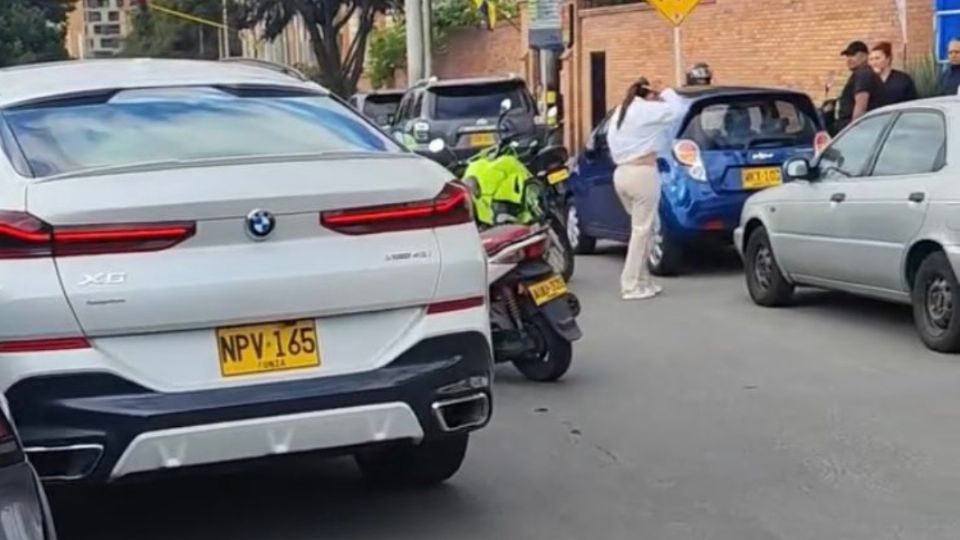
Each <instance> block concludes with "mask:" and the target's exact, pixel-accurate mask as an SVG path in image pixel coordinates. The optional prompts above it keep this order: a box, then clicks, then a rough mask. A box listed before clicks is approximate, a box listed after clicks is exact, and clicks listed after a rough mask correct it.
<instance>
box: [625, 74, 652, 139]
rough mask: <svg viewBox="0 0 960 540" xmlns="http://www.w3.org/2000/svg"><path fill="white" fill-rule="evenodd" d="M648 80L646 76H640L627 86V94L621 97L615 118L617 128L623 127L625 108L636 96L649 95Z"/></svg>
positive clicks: (643, 96)
mask: <svg viewBox="0 0 960 540" xmlns="http://www.w3.org/2000/svg"><path fill="white" fill-rule="evenodd" d="M650 92H651V90H650V81H648V80H647V78H646V77H640V78H639V79H637V80H636V82H634V83H633V84H631V85H630V88H627V95H626V96H624V97H623V103H622V104H621V105H620V117H619V118H617V129H620V128H621V127H623V119H624V118H626V117H627V108H628V107H630V104H631V103H633V100H634V99H636V98H645V97H647V96H648V95H650Z"/></svg>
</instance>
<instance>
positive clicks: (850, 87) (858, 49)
mask: <svg viewBox="0 0 960 540" xmlns="http://www.w3.org/2000/svg"><path fill="white" fill-rule="evenodd" d="M840 54H841V55H842V56H846V57H847V67H849V68H850V78H849V79H847V84H845V85H844V87H843V92H841V93H840V100H839V102H838V103H837V105H838V107H839V111H838V115H837V123H838V127H837V129H838V130H840V129H843V128H844V127H846V126H847V124H849V123H850V122H852V121H854V120H856V119H857V118H860V117H861V116H863V115H864V114H866V113H867V111H872V110H874V109H876V108H878V107H882V106H883V101H884V98H883V81H882V80H880V77H879V76H878V75H877V74H876V73H874V71H873V70H872V69H870V66H869V64H868V63H867V59H868V57H869V54H870V49H868V48H867V44H866V43H864V42H862V41H854V42H852V43H850V44H849V45H847V48H846V49H844V50H843V52H841V53H840Z"/></svg>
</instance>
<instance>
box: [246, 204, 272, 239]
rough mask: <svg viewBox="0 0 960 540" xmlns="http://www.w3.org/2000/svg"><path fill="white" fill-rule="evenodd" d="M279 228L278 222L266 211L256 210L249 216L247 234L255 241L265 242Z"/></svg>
mask: <svg viewBox="0 0 960 540" xmlns="http://www.w3.org/2000/svg"><path fill="white" fill-rule="evenodd" d="M276 227H277V220H276V218H274V217H273V214H271V213H270V212H267V211H266V210H261V209H259V208H258V209H256V210H254V211H252V212H250V213H249V214H247V234H249V235H250V238H253V239H254V240H264V239H266V238H267V237H268V236H270V233H272V232H273V229H275V228H276Z"/></svg>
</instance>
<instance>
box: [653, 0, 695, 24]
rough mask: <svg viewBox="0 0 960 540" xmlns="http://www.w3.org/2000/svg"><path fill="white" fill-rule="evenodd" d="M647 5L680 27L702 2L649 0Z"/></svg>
mask: <svg viewBox="0 0 960 540" xmlns="http://www.w3.org/2000/svg"><path fill="white" fill-rule="evenodd" d="M647 3H648V4H650V5H651V6H653V7H654V9H656V10H657V11H659V12H660V14H661V15H663V16H664V17H665V18H666V19H667V20H668V21H670V22H671V23H672V24H673V25H674V26H680V24H681V23H683V20H684V19H686V18H687V15H690V12H691V11H693V8H695V7H697V4H699V3H700V0H647Z"/></svg>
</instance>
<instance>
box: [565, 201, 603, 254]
mask: <svg viewBox="0 0 960 540" xmlns="http://www.w3.org/2000/svg"><path fill="white" fill-rule="evenodd" d="M567 239H568V240H569V241H570V247H571V248H572V249H573V252H574V253H576V254H577V255H590V254H591V253H593V252H594V250H596V248H597V239H596V238H594V237H592V236H590V235H588V234H586V233H584V232H583V228H582V227H581V226H580V214H579V213H577V206H576V205H575V204H574V203H573V200H572V199H571V200H570V201H568V202H567Z"/></svg>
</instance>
